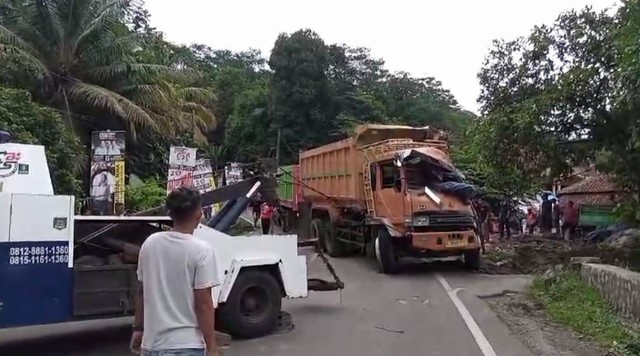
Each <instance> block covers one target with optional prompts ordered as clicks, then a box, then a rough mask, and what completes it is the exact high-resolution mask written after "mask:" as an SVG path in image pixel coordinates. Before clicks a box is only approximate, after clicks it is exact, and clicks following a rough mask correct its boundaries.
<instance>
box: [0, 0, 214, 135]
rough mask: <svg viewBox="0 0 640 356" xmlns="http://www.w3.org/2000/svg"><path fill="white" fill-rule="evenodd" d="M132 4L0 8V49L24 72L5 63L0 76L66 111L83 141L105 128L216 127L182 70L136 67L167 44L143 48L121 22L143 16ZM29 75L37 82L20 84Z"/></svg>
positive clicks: (49, 2) (82, 1) (48, 1)
mask: <svg viewBox="0 0 640 356" xmlns="http://www.w3.org/2000/svg"><path fill="white" fill-rule="evenodd" d="M130 6H133V5H132V4H131V3H130V2H129V1H126V2H125V1H122V0H117V1H110V0H76V1H53V0H44V1H35V0H28V1H17V0H9V1H6V2H4V3H3V4H1V5H0V12H1V13H3V14H4V15H3V16H1V17H0V51H1V52H3V53H5V54H6V55H8V56H9V57H10V58H18V59H19V63H23V64H24V66H15V65H14V64H15V63H12V62H11V61H10V62H9V63H10V64H11V66H1V65H0V67H3V68H2V70H0V71H2V72H5V73H8V74H9V75H8V76H7V78H8V79H7V82H8V84H12V85H16V86H19V87H20V88H23V89H26V90H29V91H30V92H31V93H32V94H33V96H34V98H35V100H36V101H38V102H41V103H43V104H46V105H50V106H54V107H56V108H58V109H61V110H64V111H65V113H66V115H67V119H68V120H69V121H70V122H71V123H72V124H73V126H72V127H73V129H74V130H76V131H77V133H78V134H80V135H81V136H82V134H84V135H87V134H88V133H89V131H91V130H93V129H95V128H96V126H97V127H100V126H101V125H104V124H107V125H108V126H107V127H109V128H112V129H116V128H128V129H129V131H130V132H131V133H132V134H135V131H136V130H137V129H139V128H143V127H144V128H150V129H153V130H156V131H159V132H163V133H167V132H175V131H180V132H184V131H187V132H190V133H192V134H193V135H195V136H196V137H197V138H198V137H203V134H202V131H205V132H206V131H207V129H208V128H209V127H211V126H213V125H214V124H215V118H214V116H213V114H212V113H211V112H210V111H209V110H208V109H207V107H206V105H207V104H208V103H209V102H211V101H212V97H213V95H212V93H210V92H209V91H208V90H206V89H205V88H195V87H193V86H192V85H193V84H194V79H193V73H192V72H190V71H188V70H182V69H181V68H178V67H177V66H173V67H172V66H169V65H164V64H162V63H146V62H140V61H136V59H139V58H142V57H143V55H142V54H143V53H145V52H147V51H153V49H156V50H157V48H156V47H158V46H156V47H154V46H153V45H158V44H159V43H165V42H163V41H162V40H161V39H160V41H152V40H150V37H151V35H149V36H147V37H146V39H148V41H146V42H143V41H142V40H141V38H142V36H141V35H140V34H138V33H135V32H132V31H131V30H129V29H128V28H127V24H126V23H125V21H127V19H129V20H130V21H133V22H134V26H133V27H134V28H135V27H140V26H143V25H144V21H143V20H144V19H142V18H141V16H142V17H143V16H146V13H145V12H144V11H142V10H141V9H139V8H136V7H133V8H131V7H130ZM136 24H137V25H136ZM149 47H152V48H153V49H151V50H149ZM168 47H171V46H168ZM139 52H140V53H139ZM136 54H139V55H138V58H136ZM3 64H4V63H3ZM25 66H26V69H28V71H27V72H25V71H24V69H25ZM32 70H36V71H37V76H36V77H35V78H28V79H27V78H24V77H25V75H24V73H29V72H30V71H32ZM16 73H17V74H16ZM21 73H22V74H21ZM78 113H80V114H83V115H77V114H78ZM85 115H86V116H85ZM94 116H102V117H99V118H94ZM105 116H106V117H105ZM86 121H89V123H88V122H86ZM103 127H104V126H103ZM85 137H86V136H85ZM201 141H202V142H204V141H205V140H204V139H201Z"/></svg>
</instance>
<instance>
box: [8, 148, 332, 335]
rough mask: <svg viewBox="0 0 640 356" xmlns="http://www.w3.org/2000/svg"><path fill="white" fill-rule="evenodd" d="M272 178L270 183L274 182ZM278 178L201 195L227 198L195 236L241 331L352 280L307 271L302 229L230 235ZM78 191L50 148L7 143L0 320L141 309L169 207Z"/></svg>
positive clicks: (263, 330) (265, 325)
mask: <svg viewBox="0 0 640 356" xmlns="http://www.w3.org/2000/svg"><path fill="white" fill-rule="evenodd" d="M270 187H271V188H270ZM274 187H275V181H274V180H273V178H269V177H267V176H256V177H253V178H250V179H247V180H245V181H242V182H240V183H237V184H234V185H230V186H225V187H222V188H219V189H216V190H214V191H212V192H208V193H205V194H203V195H202V200H203V205H205V206H206V205H210V204H214V203H218V202H226V204H225V205H224V206H223V208H222V209H221V210H220V212H218V213H217V214H216V215H214V216H213V217H212V218H211V219H210V220H209V221H207V222H206V223H203V224H201V225H200V226H198V228H197V229H196V231H195V233H194V237H195V238H198V239H202V240H203V241H206V242H207V243H209V244H210V245H211V246H212V247H213V249H214V251H215V254H216V264H217V266H216V267H217V271H218V274H219V280H220V281H222V284H221V285H220V286H217V287H215V288H214V289H213V291H212V293H213V296H214V300H215V301H217V303H218V308H217V309H216V319H217V323H216V325H217V326H218V328H219V329H220V331H223V332H226V333H229V334H230V335H232V336H233V337H237V338H254V337H260V336H263V335H266V334H268V333H270V332H272V331H273V330H274V328H276V325H277V324H278V322H279V318H280V314H281V306H282V299H283V298H304V297H307V295H308V293H309V291H331V290H340V289H342V288H344V284H343V283H342V281H340V279H339V278H338V276H337V275H336V274H335V271H334V270H333V268H332V267H331V265H330V264H329V262H328V260H327V259H326V257H324V255H323V254H322V251H318V253H319V254H320V256H321V257H322V260H323V261H325V263H326V264H327V267H328V268H329V270H330V272H331V273H332V274H333V276H334V278H335V281H333V282H329V281H325V280H319V279H307V260H306V257H305V256H304V255H299V254H298V241H297V236H296V235H267V236H264V235H262V236H245V235H243V236H230V235H228V234H227V233H226V232H227V231H228V229H229V228H230V227H231V226H232V224H233V223H234V222H235V221H236V219H237V218H238V217H239V216H240V215H241V214H242V212H243V211H244V210H245V209H246V207H247V205H248V203H249V199H250V198H251V196H252V195H253V194H255V193H256V192H258V191H261V193H262V196H263V197H265V198H266V199H276V197H275V188H274ZM74 210H75V198H74V197H73V196H67V195H54V192H53V186H52V184H51V177H50V174H49V168H48V166H47V161H46V156H45V148H44V147H43V146H37V145H24V144H16V143H3V144H0V329H2V328H11V327H19V326H33V325H43V324H54V323H63V322H69V321H78V320H87V319H100V318H114V317H122V316H128V315H132V314H133V312H134V308H135V302H134V301H135V296H136V293H137V288H138V287H137V286H138V282H137V278H136V269H137V266H136V265H137V259H138V253H139V251H140V246H141V244H142V242H143V241H144V239H145V238H146V237H148V236H149V235H150V234H152V233H154V232H157V231H161V230H163V229H166V228H168V227H170V225H171V219H170V218H168V217H167V216H166V211H165V209H164V207H162V206H160V207H157V208H154V209H150V210H148V211H144V212H142V213H139V214H136V215H132V216H84V215H75V213H74Z"/></svg>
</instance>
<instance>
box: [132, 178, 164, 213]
mask: <svg viewBox="0 0 640 356" xmlns="http://www.w3.org/2000/svg"><path fill="white" fill-rule="evenodd" d="M166 197H167V186H166V183H164V182H161V181H159V180H158V179H155V178H151V179H147V180H145V181H143V184H142V185H140V186H130V185H129V186H127V188H126V190H125V196H124V199H125V206H126V209H127V211H128V212H129V213H136V212H139V211H144V210H147V209H151V208H155V207H157V206H160V205H162V204H164V201H165V198H166Z"/></svg>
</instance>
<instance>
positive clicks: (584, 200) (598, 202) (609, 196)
mask: <svg viewBox="0 0 640 356" xmlns="http://www.w3.org/2000/svg"><path fill="white" fill-rule="evenodd" d="M617 195H618V194H615V193H595V194H593V193H586V194H566V195H563V196H561V197H560V198H559V201H558V204H559V205H560V206H561V207H564V206H566V205H567V204H568V203H569V201H570V200H571V201H573V203H574V204H575V205H576V206H578V207H580V206H614V205H616V201H615V200H614V199H615V197H616V196H617Z"/></svg>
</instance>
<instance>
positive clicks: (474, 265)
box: [464, 249, 481, 271]
mask: <svg viewBox="0 0 640 356" xmlns="http://www.w3.org/2000/svg"><path fill="white" fill-rule="evenodd" d="M480 255H481V254H480V249H477V250H471V251H467V252H465V253H464V266H465V267H466V268H468V269H470V270H473V271H477V270H479V269H480Z"/></svg>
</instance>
